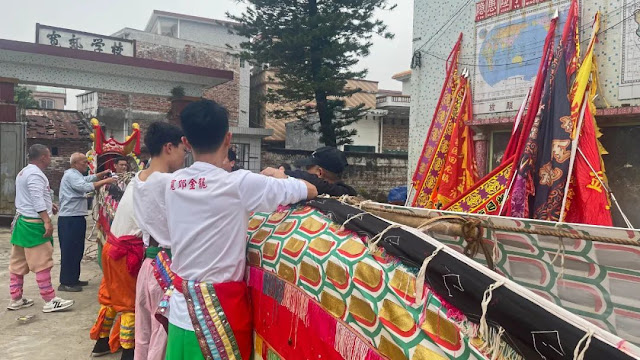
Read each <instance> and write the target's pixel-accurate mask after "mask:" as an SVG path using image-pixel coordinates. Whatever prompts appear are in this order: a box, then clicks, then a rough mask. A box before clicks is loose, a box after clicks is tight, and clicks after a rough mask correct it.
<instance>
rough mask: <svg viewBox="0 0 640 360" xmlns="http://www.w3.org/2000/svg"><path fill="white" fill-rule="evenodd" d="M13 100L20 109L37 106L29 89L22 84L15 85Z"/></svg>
mask: <svg viewBox="0 0 640 360" xmlns="http://www.w3.org/2000/svg"><path fill="white" fill-rule="evenodd" d="M13 101H14V102H15V103H16V105H18V109H20V110H24V109H27V108H37V107H38V101H37V100H36V99H34V98H33V95H32V92H31V90H29V89H27V88H26V87H24V86H16V87H15V89H14V93H13Z"/></svg>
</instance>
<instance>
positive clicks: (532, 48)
mask: <svg viewBox="0 0 640 360" xmlns="http://www.w3.org/2000/svg"><path fill="white" fill-rule="evenodd" d="M636 3H637V1H634V2H633V3H630V4H627V5H623V6H618V7H617V8H615V9H613V10H610V11H608V12H606V13H604V14H602V15H601V18H603V19H606V17H607V16H609V15H611V14H613V13H616V12H619V11H623V10H625V9H626V8H628V7H631V6H633V5H636ZM467 5H468V3H467V4H465V5H463V7H461V9H462V8H464V7H466V6H467ZM461 9H459V11H458V13H457V14H454V15H453V16H452V17H451V18H449V20H447V22H445V24H444V25H443V26H442V27H441V28H440V29H439V30H438V31H436V33H434V35H432V36H431V38H429V40H427V41H426V42H425V43H424V44H423V45H422V46H420V47H418V48H417V49H416V50H415V51H419V50H421V49H422V47H424V45H426V44H427V43H428V42H429V41H431V39H433V38H434V37H435V36H436V35H437V34H438V32H439V31H440V30H442V28H443V27H444V26H445V25H447V23H448V26H447V28H448V27H449V26H451V24H453V23H452V22H451V23H450V22H449V21H451V20H452V19H454V18H455V17H457V16H458V15H460V13H461V12H460V10H461ZM631 16H633V15H630V16H629V17H631ZM624 20H625V19H623V21H624ZM592 25H593V24H592V23H587V24H584V25H583V26H581V27H579V28H578V31H579V32H584V31H587V30H588V29H590V28H591V27H592ZM532 31H534V30H526V31H523V32H522V33H521V34H526V33H527V32H532ZM441 36H442V34H441V35H440V36H438V38H437V39H435V41H434V42H433V44H435V42H437V40H439V39H440V37H441ZM587 41H588V40H587ZM433 44H432V46H433ZM542 44H544V39H543V40H539V41H535V42H532V43H529V44H527V46H526V47H522V48H521V49H522V50H521V51H518V55H521V56H523V55H530V54H536V53H538V52H539V51H540V47H541V46H542ZM430 48H431V46H430V47H429V49H430ZM429 49H427V50H425V51H428V50H429ZM510 51H512V49H505V50H496V51H495V52H494V55H496V54H502V53H508V52H510ZM414 53H415V52H414ZM430 55H432V56H434V55H437V54H430ZM434 57H436V58H437V57H438V56H434ZM439 57H444V58H447V57H448V56H446V55H439ZM523 57H525V56H523ZM476 58H477V55H471V56H462V55H460V56H458V59H459V60H464V59H468V60H472V61H473V60H475V59H476ZM539 59H540V58H539V57H538V58H537V59H529V60H526V62H528V61H534V60H539ZM507 65H517V64H512V63H509V64H507ZM478 66H479V67H482V66H483V65H478ZM486 66H487V67H492V66H504V65H500V64H498V65H494V64H491V65H486Z"/></svg>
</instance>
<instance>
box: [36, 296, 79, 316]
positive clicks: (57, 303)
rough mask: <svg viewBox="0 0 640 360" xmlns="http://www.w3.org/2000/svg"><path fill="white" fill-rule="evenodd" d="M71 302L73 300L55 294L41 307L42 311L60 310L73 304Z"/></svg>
mask: <svg viewBox="0 0 640 360" xmlns="http://www.w3.org/2000/svg"><path fill="white" fill-rule="evenodd" d="M73 303H74V301H73V300H64V299H61V298H59V297H57V296H56V297H54V298H53V299H51V301H49V302H48V303H45V304H44V307H43V308H42V312H44V313H50V312H54V311H62V310H64V309H68V308H70V307H71V305H73Z"/></svg>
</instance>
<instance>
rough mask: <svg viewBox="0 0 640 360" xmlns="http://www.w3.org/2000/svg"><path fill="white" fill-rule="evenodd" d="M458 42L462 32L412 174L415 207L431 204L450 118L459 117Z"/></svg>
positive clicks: (445, 144) (451, 124)
mask: <svg viewBox="0 0 640 360" xmlns="http://www.w3.org/2000/svg"><path fill="white" fill-rule="evenodd" d="M461 43H462V34H460V36H459V37H458V41H457V42H456V44H455V46H454V47H453V50H452V51H451V54H450V55H449V58H448V59H447V75H446V78H445V82H444V85H443V87H442V91H441V93H440V99H439V100H438V105H437V106H436V111H435V113H434V115H433V119H432V121H431V126H430V127H429V132H428V133H427V138H426V140H425V143H424V146H423V148H422V152H421V154H420V158H419V159H418V163H417V166H416V170H415V172H414V175H413V187H414V189H415V196H414V197H413V200H412V206H415V207H421V208H432V207H433V202H432V199H431V194H432V193H433V191H434V189H435V187H436V183H437V181H438V178H439V175H440V172H441V171H442V169H443V167H444V163H445V157H446V155H447V151H448V147H449V141H450V140H451V134H452V133H453V124H454V121H451V119H452V118H453V119H454V120H455V119H456V118H457V117H458V112H459V110H460V106H461V104H462V96H463V95H464V93H463V92H462V91H461V87H460V74H459V73H458V56H459V54H460V45H461Z"/></svg>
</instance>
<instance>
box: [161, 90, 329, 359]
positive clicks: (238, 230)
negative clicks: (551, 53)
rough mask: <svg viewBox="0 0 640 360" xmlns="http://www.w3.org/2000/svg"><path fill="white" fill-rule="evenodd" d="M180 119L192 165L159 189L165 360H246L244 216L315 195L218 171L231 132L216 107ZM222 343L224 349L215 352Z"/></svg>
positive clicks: (196, 107) (303, 185) (208, 104)
mask: <svg viewBox="0 0 640 360" xmlns="http://www.w3.org/2000/svg"><path fill="white" fill-rule="evenodd" d="M180 120H181V125H182V129H183V131H184V132H185V136H186V140H185V144H186V145H187V147H188V148H191V149H192V151H193V156H194V159H195V160H196V162H195V163H194V164H193V165H192V166H190V167H189V168H186V169H182V170H178V171H176V172H175V173H173V174H172V176H171V177H170V179H169V180H170V181H169V182H168V183H167V184H166V185H165V201H166V213H167V219H168V225H169V234H170V237H171V251H172V253H173V257H172V259H171V261H172V263H171V265H170V269H169V270H170V271H172V272H173V274H174V275H173V276H174V279H173V286H174V287H175V291H174V292H173V295H172V296H171V299H170V311H169V336H168V342H167V354H166V359H167V360H176V359H179V360H181V359H204V355H203V354H206V356H207V358H209V357H213V358H217V357H221V358H229V359H239V358H243V359H249V357H250V354H251V347H252V333H253V328H252V323H251V308H250V304H249V299H248V291H247V285H246V283H245V282H244V281H243V279H244V274H245V258H246V240H245V239H246V231H247V227H248V219H249V214H250V212H252V211H275V210H276V209H277V207H278V206H279V205H284V204H291V203H296V202H298V201H301V200H305V199H310V198H314V197H316V196H317V191H316V188H315V187H314V186H313V185H311V184H309V183H307V182H304V181H302V180H297V179H293V178H288V179H286V178H285V175H284V173H283V172H281V171H273V169H272V170H271V171H270V172H269V174H268V175H271V176H275V177H282V179H277V178H273V177H267V176H263V175H259V174H254V173H251V172H249V171H246V170H238V171H234V172H232V173H228V172H226V171H225V170H224V169H222V166H223V164H224V162H225V159H226V157H227V155H228V149H229V145H230V143H231V133H229V121H228V113H227V110H226V109H225V108H224V107H222V106H220V105H218V104H217V103H215V102H213V101H211V100H200V101H197V102H194V103H191V104H189V105H188V106H187V107H186V108H185V109H184V110H183V111H182V113H181V115H180ZM161 265H162V264H158V262H157V261H156V266H157V267H160V266H161ZM161 270H163V271H166V270H167V268H166V266H164V267H162V269H161ZM216 324H223V326H222V327H221V328H218V327H216ZM194 329H195V331H194ZM196 334H197V335H196ZM207 334H209V335H207ZM221 342H222V343H224V344H230V346H229V347H224V346H223V347H218V346H216V344H218V345H219V344H221ZM223 352H224V354H223Z"/></svg>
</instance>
